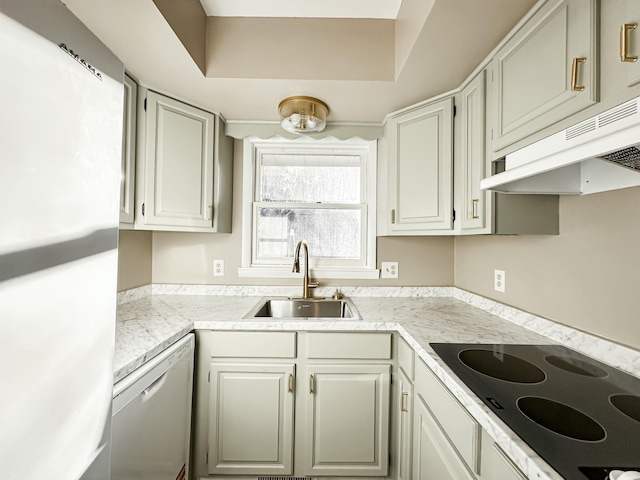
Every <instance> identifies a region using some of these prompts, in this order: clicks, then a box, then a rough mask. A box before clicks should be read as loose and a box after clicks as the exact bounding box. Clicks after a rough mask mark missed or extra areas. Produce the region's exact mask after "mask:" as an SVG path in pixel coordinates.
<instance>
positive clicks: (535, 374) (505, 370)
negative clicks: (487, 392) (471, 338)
mask: <svg viewBox="0 0 640 480" xmlns="http://www.w3.org/2000/svg"><path fill="white" fill-rule="evenodd" d="M459 357H460V361H461V362H462V363H464V364H465V365H466V366H467V367H469V368H472V369H473V370H475V371H476V372H479V373H482V374H484V375H488V376H490V377H493V378H497V379H499V380H505V381H507V382H515V383H539V382H542V381H543V380H544V379H545V374H544V372H543V371H542V370H540V369H539V368H538V367H536V366H535V365H533V364H531V363H529V362H527V361H526V360H522V359H521V358H518V357H514V356H513V355H509V354H507V353H504V354H502V355H496V354H495V353H494V352H490V351H488V350H476V349H469V350H463V351H462V352H460V355H459Z"/></svg>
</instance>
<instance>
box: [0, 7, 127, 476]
mask: <svg viewBox="0 0 640 480" xmlns="http://www.w3.org/2000/svg"><path fill="white" fill-rule="evenodd" d="M0 65H2V75H0V109H1V114H0V172H2V173H1V175H0V182H1V183H0V379H1V381H0V425H1V426H2V427H1V428H0V466H1V467H0V478H2V479H5V478H6V479H14V478H15V479H36V478H55V479H61V480H66V479H73V480H77V479H78V478H80V477H81V476H82V475H83V473H84V472H85V470H86V469H87V467H88V466H89V465H90V464H92V463H93V462H94V460H95V458H96V457H97V456H98V455H99V454H100V453H101V452H105V451H106V452H107V453H108V449H109V446H108V444H107V442H105V440H107V439H108V438H109V428H110V424H109V421H110V400H111V394H112V385H113V367H112V363H113V348H114V335H115V333H114V332H115V305H116V298H115V296H116V289H117V224H118V210H119V207H118V204H119V202H118V191H119V175H120V155H121V144H122V142H121V135H122V103H123V87H122V78H123V66H122V64H121V62H120V61H119V60H118V59H117V58H116V57H115V56H114V55H113V54H112V53H111V52H109V50H108V49H106V48H105V47H104V45H102V44H101V43H100V42H99V41H98V40H97V38H96V37H95V36H94V35H93V34H91V32H90V31H89V30H88V29H86V27H84V25H82V23H81V22H80V21H79V20H78V19H77V18H76V17H75V16H73V14H71V13H70V12H69V11H68V10H67V9H66V7H65V6H64V5H63V4H62V3H60V2H59V1H58V0H29V1H28V2H24V1H22V0H0ZM105 449H106V450H105ZM95 478H102V479H104V480H106V479H108V478H109V472H108V470H106V471H104V472H102V473H100V474H99V476H97V477H95Z"/></svg>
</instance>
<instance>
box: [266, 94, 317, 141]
mask: <svg viewBox="0 0 640 480" xmlns="http://www.w3.org/2000/svg"><path fill="white" fill-rule="evenodd" d="M278 113H279V114H280V118H282V121H281V122H280V125H282V128H284V129H285V130H286V131H287V132H291V133H317V132H321V131H322V130H323V129H324V127H325V125H326V124H327V115H329V107H328V106H327V104H326V103H324V102H323V101H322V100H318V99H317V98H313V97H303V96H296V97H289V98H285V99H284V100H282V101H281V102H280V105H278Z"/></svg>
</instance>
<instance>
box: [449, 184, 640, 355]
mask: <svg viewBox="0 0 640 480" xmlns="http://www.w3.org/2000/svg"><path fill="white" fill-rule="evenodd" d="M639 245H640V188H631V189H625V190H617V191H613V192H606V193H600V194H594V195H587V196H582V197H569V196H564V197H561V198H560V235H558V236H521V237H506V236H505V237H503V236H475V237H464V238H463V237H459V238H456V240H455V284H456V286H457V287H460V288H463V289H465V290H470V291H472V292H475V293H478V294H480V295H483V296H486V297H490V298H494V299H496V300H498V301H500V302H503V303H506V304H509V305H513V306H515V307H518V308H521V309H523V310H526V311H529V312H532V313H535V314H538V315H541V316H544V317H547V318H550V319H552V320H554V321H556V322H559V323H562V324H566V325H569V326H571V327H574V328H577V329H579V330H583V331H587V332H590V333H593V334H596V335H599V336H602V337H605V338H608V339H611V340H613V341H616V342H619V343H622V344H626V345H629V346H632V347H635V348H640V321H639V320H640V314H639V308H638V305H639V302H638V294H639V290H638V281H639V280H640V250H639V249H638V246H639ZM494 269H500V270H505V271H506V292H505V293H499V292H495V291H494V290H493V270H494Z"/></svg>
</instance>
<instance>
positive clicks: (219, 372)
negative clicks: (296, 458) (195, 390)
mask: <svg viewBox="0 0 640 480" xmlns="http://www.w3.org/2000/svg"><path fill="white" fill-rule="evenodd" d="M210 372H211V397H210V398H211V404H210V410H209V411H210V413H211V415H212V416H213V417H212V418H211V421H210V426H211V430H210V431H209V442H210V444H209V473H216V474H246V475H250V474H255V475H291V473H292V472H293V419H294V416H293V413H294V410H293V406H294V392H293V382H294V375H295V365H294V364H293V363H285V364H272V363H218V362H212V363H211V370H210Z"/></svg>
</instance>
